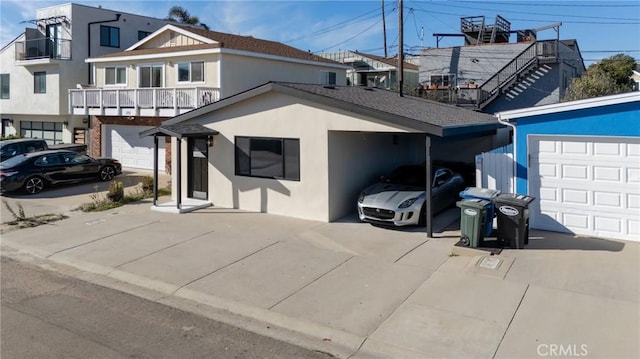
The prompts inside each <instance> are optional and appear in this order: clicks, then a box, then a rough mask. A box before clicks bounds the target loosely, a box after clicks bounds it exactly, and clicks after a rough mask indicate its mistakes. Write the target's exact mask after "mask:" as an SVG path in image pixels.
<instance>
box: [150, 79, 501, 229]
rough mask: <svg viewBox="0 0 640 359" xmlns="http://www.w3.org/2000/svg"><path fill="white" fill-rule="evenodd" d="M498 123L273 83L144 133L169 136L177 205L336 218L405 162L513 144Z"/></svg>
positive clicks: (405, 100)
mask: <svg viewBox="0 0 640 359" xmlns="http://www.w3.org/2000/svg"><path fill="white" fill-rule="evenodd" d="M500 127H502V126H501V125H500V124H499V123H498V121H497V119H496V118H495V117H494V116H490V115H487V114H482V113H478V112H473V111H469V110H466V109H462V108H459V107H455V106H450V105H446V104H442V103H439V102H435V101H429V100H425V99H421V98H416V97H401V96H399V95H398V94H397V93H395V92H391V91H387V90H382V89H375V88H365V87H352V86H332V85H329V86H327V85H316V84H298V83H279V82H269V83H266V84H264V85H261V86H258V87H255V88H253V89H250V90H247V91H245V92H242V93H239V94H236V95H233V96H230V97H227V98H224V99H221V100H220V101H217V102H215V103H212V104H209V105H206V106H203V107H201V108H198V109H195V110H193V111H190V112H187V113H184V114H182V115H179V116H176V117H174V118H172V119H169V120H167V121H164V122H163V123H162V125H161V126H159V127H156V128H152V129H149V130H146V131H143V132H141V134H140V135H141V136H154V137H155V142H156V143H157V142H158V137H166V136H169V137H171V141H172V143H171V146H172V148H175V149H176V151H174V152H173V153H172V156H173V157H172V161H173V163H176V164H177V166H176V168H180V170H179V171H174V172H173V173H172V185H173V188H172V193H173V194H172V196H173V198H172V200H173V204H172V206H174V207H175V208H174V209H173V211H176V212H184V211H186V210H188V209H189V208H193V207H192V206H194V205H195V206H196V207H197V206H200V205H211V204H214V205H216V206H220V207H226V208H238V209H243V210H249V211H260V212H267V213H272V214H279V215H286V216H292V217H298V218H304V219H311V220H318V221H323V222H329V221H335V220H337V219H340V218H342V217H344V216H347V215H350V214H353V213H355V211H356V201H357V197H358V194H359V192H360V191H361V190H362V189H363V188H364V187H366V186H367V185H369V184H371V183H373V182H375V181H376V180H377V179H378V178H379V177H380V176H381V175H384V174H386V173H388V172H389V171H391V170H392V169H393V168H395V167H397V166H399V165H404V164H413V163H422V162H425V161H427V163H431V161H435V160H447V161H457V162H467V163H471V164H472V163H473V161H474V156H475V155H476V154H477V153H480V152H482V151H486V150H489V149H491V148H495V147H497V146H499V145H501V144H502V143H499V142H500V141H501V139H502V141H508V135H507V133H508V132H507V133H505V134H504V135H503V134H502V133H501V131H499V128H500ZM427 168H428V169H427V171H428V172H427V174H428V176H427V178H430V177H431V176H430V175H429V171H431V169H430V166H427ZM427 188H430V187H429V186H428V187H427ZM154 202H155V204H156V207H157V208H160V207H162V208H165V207H166V204H165V205H162V206H161V205H158V204H157V201H154ZM429 212H430V211H428V213H427V216H428V218H430V215H431V214H430V213H429ZM429 221H430V219H429ZM429 226H430V223H429V222H428V223H427V228H429Z"/></svg>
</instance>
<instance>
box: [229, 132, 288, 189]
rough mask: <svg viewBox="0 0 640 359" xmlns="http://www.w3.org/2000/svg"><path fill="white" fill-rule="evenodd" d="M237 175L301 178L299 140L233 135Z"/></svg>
mask: <svg viewBox="0 0 640 359" xmlns="http://www.w3.org/2000/svg"><path fill="white" fill-rule="evenodd" d="M236 175H239V176H250V177H265V178H279V179H287V180H294V181H299V180H300V140H298V139H289V138H258V137H236Z"/></svg>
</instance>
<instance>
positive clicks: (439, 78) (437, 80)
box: [430, 75, 456, 86]
mask: <svg viewBox="0 0 640 359" xmlns="http://www.w3.org/2000/svg"><path fill="white" fill-rule="evenodd" d="M430 82H431V84H432V85H438V86H455V85H456V84H455V82H456V76H455V75H433V76H431V80H430Z"/></svg>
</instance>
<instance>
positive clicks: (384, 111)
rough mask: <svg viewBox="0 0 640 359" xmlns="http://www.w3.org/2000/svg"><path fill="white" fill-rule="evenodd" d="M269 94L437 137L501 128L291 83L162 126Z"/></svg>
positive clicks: (391, 100) (376, 97) (443, 108)
mask: <svg viewBox="0 0 640 359" xmlns="http://www.w3.org/2000/svg"><path fill="white" fill-rule="evenodd" d="M268 92H279V93H283V94H286V95H289V96H293V97H298V98H301V99H303V100H306V101H309V102H312V103H318V104H322V105H325V106H328V107H331V108H335V109H338V110H342V111H347V112H353V113H355V114H359V115H364V116H368V117H370V118H373V119H376V120H378V121H382V122H386V123H389V124H392V125H394V126H397V127H399V128H405V129H406V130H408V131H410V132H415V133H426V134H430V135H435V136H442V137H444V136H453V135H463V134H468V133H477V132H484V131H491V130H495V129H496V128H498V127H500V126H501V125H500V124H499V122H498V120H497V119H496V118H495V117H494V116H491V115H487V114H484V113H480V112H475V111H471V110H467V109H464V108H460V107H456V106H451V105H447V104H444V103H440V102H435V101H430V100H425V99H422V98H418V97H413V96H404V97H400V96H399V95H398V93H396V92H392V91H388V90H383V89H378V88H375V89H373V88H365V87H356V86H326V85H314V84H300V83H288V82H268V83H266V84H264V85H261V86H258V87H255V88H253V89H250V90H247V91H245V92H241V93H239V94H236V95H233V96H230V97H227V98H224V99H221V100H219V101H217V102H214V103H212V104H209V105H206V106H203V107H200V108H198V109H195V110H193V111H190V112H187V113H185V114H182V115H179V116H176V117H174V118H172V119H169V120H167V121H165V122H163V126H164V125H168V124H177V123H181V122H184V121H188V120H190V119H193V118H196V117H199V116H203V115H205V114H208V113H210V112H213V111H217V110H219V109H222V108H224V107H226V106H230V105H233V104H236V103H239V102H242V101H246V100H248V99H251V98H254V97H257V96H260V95H262V94H265V93H268Z"/></svg>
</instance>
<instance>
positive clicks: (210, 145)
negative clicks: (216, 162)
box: [207, 136, 213, 147]
mask: <svg viewBox="0 0 640 359" xmlns="http://www.w3.org/2000/svg"><path fill="white" fill-rule="evenodd" d="M207 146H208V147H213V136H208V137H207Z"/></svg>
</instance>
